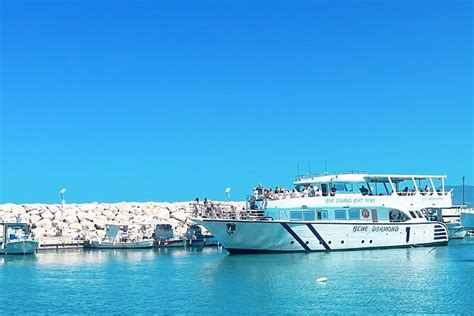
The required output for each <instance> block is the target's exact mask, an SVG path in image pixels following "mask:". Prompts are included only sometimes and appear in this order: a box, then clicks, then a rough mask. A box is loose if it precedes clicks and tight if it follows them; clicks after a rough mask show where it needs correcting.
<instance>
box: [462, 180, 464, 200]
mask: <svg viewBox="0 0 474 316" xmlns="http://www.w3.org/2000/svg"><path fill="white" fill-rule="evenodd" d="M462 205H464V176H462Z"/></svg>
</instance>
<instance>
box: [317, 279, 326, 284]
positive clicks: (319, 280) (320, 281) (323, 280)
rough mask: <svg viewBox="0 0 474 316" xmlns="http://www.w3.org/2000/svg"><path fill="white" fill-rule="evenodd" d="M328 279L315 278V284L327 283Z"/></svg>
mask: <svg viewBox="0 0 474 316" xmlns="http://www.w3.org/2000/svg"><path fill="white" fill-rule="evenodd" d="M327 281H328V278H317V279H316V282H319V283H322V282H327Z"/></svg>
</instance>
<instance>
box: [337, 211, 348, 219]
mask: <svg viewBox="0 0 474 316" xmlns="http://www.w3.org/2000/svg"><path fill="white" fill-rule="evenodd" d="M334 218H335V219H347V217H346V211H345V210H337V211H334Z"/></svg>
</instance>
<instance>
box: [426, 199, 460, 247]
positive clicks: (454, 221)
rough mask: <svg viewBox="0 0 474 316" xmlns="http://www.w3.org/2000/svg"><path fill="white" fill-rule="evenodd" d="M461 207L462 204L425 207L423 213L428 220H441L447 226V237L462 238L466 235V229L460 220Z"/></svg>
mask: <svg viewBox="0 0 474 316" xmlns="http://www.w3.org/2000/svg"><path fill="white" fill-rule="evenodd" d="M463 207H464V206H463V205H452V206H451V207H442V208H426V209H424V210H423V213H424V215H425V216H426V218H427V219H428V220H435V221H436V220H438V221H441V222H443V223H444V224H445V225H446V227H447V228H448V238H449V239H463V238H464V237H466V235H467V229H466V228H465V227H464V225H463V224H462V223H461V222H460V214H461V212H462V210H463Z"/></svg>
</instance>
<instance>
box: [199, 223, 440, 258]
mask: <svg viewBox="0 0 474 316" xmlns="http://www.w3.org/2000/svg"><path fill="white" fill-rule="evenodd" d="M193 221H194V222H197V223H199V224H201V225H204V226H205V227H206V229H207V230H209V231H210V232H211V233H212V234H213V235H214V236H215V237H216V238H217V239H218V240H219V242H220V243H221V244H222V245H223V247H224V248H226V249H227V250H228V251H229V252H230V253H259V252H302V251H303V252H310V251H333V250H356V249H372V248H392V247H411V246H434V245H446V244H447V243H448V230H447V227H446V225H444V224H443V223H440V222H422V223H406V222H405V223H374V222H359V223H340V222H339V223H334V222H320V221H319V222H291V221H255V220H252V221H243V220H240V221H239V220H234V221H232V220H219V219H215V220H211V219H195V220H193Z"/></svg>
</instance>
